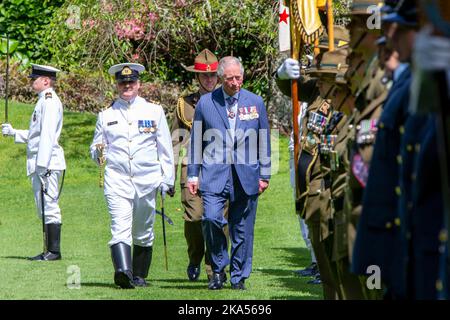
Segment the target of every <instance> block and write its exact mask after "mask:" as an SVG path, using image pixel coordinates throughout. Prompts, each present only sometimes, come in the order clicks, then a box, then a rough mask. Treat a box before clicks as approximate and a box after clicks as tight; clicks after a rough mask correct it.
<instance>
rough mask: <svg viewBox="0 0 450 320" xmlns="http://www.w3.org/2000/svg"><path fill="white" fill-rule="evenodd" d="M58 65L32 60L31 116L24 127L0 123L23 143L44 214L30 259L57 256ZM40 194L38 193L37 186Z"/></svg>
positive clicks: (59, 169) (61, 168)
mask: <svg viewBox="0 0 450 320" xmlns="http://www.w3.org/2000/svg"><path fill="white" fill-rule="evenodd" d="M57 72H59V70H58V69H56V68H53V67H51V66H43V65H37V64H32V71H31V74H30V76H29V77H30V78H31V79H32V84H31V87H32V88H33V90H34V91H35V92H36V93H37V94H38V96H39V100H38V102H37V104H36V106H35V108H34V112H33V114H32V116H31V121H30V127H29V129H28V130H16V129H14V128H13V127H12V126H11V125H10V124H9V123H5V124H2V133H3V135H5V136H13V137H14V141H15V143H26V144H27V175H28V176H29V177H30V179H31V184H32V186H33V192H34V200H35V203H36V209H37V213H38V216H39V218H40V219H42V204H41V201H42V198H43V202H44V213H45V214H44V216H45V221H44V224H45V233H46V237H45V242H46V243H45V248H46V251H45V252H42V253H41V254H38V255H37V256H35V257H32V258H30V259H31V260H39V261H52V260H60V259H61V250H60V242H61V210H60V208H59V205H58V198H59V191H58V190H59V188H58V185H59V180H60V177H61V175H62V173H63V171H64V170H65V169H66V162H65V159H64V151H63V149H62V148H61V146H60V145H59V143H58V140H59V137H60V135H61V130H62V126H63V107H62V103H61V100H60V99H59V97H58V96H57V94H56V92H55V90H54V89H53V87H54V84H55V81H56V73H57ZM42 186H43V188H44V190H45V191H44V195H43V197H42V195H41V188H42Z"/></svg>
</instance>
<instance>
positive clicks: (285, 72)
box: [277, 58, 300, 80]
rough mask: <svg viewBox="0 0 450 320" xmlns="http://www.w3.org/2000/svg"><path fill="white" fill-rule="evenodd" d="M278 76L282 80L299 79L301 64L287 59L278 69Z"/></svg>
mask: <svg viewBox="0 0 450 320" xmlns="http://www.w3.org/2000/svg"><path fill="white" fill-rule="evenodd" d="M277 74H278V78H279V79H281V80H286V79H298V78H299V77H300V64H299V63H298V61H297V60H295V59H291V58H287V59H286V60H284V62H283V64H282V65H281V66H280V67H279V68H278V70H277Z"/></svg>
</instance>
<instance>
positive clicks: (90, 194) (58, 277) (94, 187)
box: [0, 103, 322, 300]
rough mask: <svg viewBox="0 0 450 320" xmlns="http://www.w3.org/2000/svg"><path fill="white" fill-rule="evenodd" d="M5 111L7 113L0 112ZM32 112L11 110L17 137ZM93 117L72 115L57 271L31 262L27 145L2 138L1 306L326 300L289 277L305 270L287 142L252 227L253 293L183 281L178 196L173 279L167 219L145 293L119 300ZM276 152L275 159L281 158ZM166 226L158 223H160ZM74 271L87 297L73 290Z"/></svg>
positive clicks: (36, 231) (38, 241) (37, 239)
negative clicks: (10, 302) (92, 148)
mask: <svg viewBox="0 0 450 320" xmlns="http://www.w3.org/2000/svg"><path fill="white" fill-rule="evenodd" d="M0 108H1V110H3V109H4V107H3V104H2V103H0ZM32 110H33V106H30V105H25V104H19V103H11V104H10V108H9V121H10V123H11V124H12V125H13V126H14V127H15V128H21V129H25V128H27V127H28V124H29V121H30V117H31V114H32ZM95 121H96V117H95V115H90V114H79V113H71V112H66V113H65V115H64V130H63V134H62V137H61V144H62V146H63V148H64V151H65V155H66V162H67V166H68V168H67V172H66V179H65V183H64V189H63V193H62V196H61V199H60V206H61V209H62V215H63V228H62V243H61V247H62V255H63V260H61V261H55V262H31V261H28V260H26V257H28V256H32V255H35V254H37V253H39V252H41V249H42V233H41V228H42V227H41V222H40V220H38V218H37V215H36V209H35V205H34V200H33V196H32V191H31V185H30V182H29V180H28V179H27V178H26V149H25V145H16V144H14V143H13V141H12V138H5V137H0V150H1V152H0V182H1V185H0V194H1V196H0V199H1V204H2V205H1V211H0V212H1V213H0V270H1V272H0V283H1V287H2V290H0V299H68V300H71V299H152V300H166V299H174V300H185V299H206V300H208V299H216V300H217V299H226V300H229V299H230V300H231V299H258V300H259V299H283V300H291V299H321V298H322V293H321V287H320V286H313V285H308V284H306V282H307V280H308V278H299V277H296V276H295V275H294V274H293V271H294V270H296V269H298V268H301V267H305V266H307V265H308V264H309V262H310V261H309V259H310V258H309V254H308V252H307V250H306V249H305V245H304V242H303V240H302V239H301V235H300V229H299V224H298V220H297V217H296V216H295V214H294V206H293V201H292V190H291V187H290V184H289V168H288V151H287V139H286V138H282V139H280V142H279V148H275V150H274V153H273V156H274V158H277V157H278V156H279V164H280V167H279V171H278V173H277V174H276V175H274V176H273V178H272V180H271V183H270V187H269V190H268V191H267V192H266V193H265V194H264V195H263V196H262V197H261V198H260V200H259V205H258V212H257V218H256V226H255V240H254V259H253V272H252V274H251V277H250V278H249V279H248V280H247V282H246V285H247V288H248V290H246V291H244V292H236V291H234V290H231V289H230V288H229V285H227V286H226V287H225V288H224V289H223V290H221V291H219V292H211V291H209V290H207V289H206V286H207V279H206V274H205V272H204V270H202V274H201V277H200V280H199V281H198V282H189V281H188V280H187V277H186V271H185V270H186V266H187V253H186V243H185V239H184V234H183V219H182V211H181V204H180V200H179V199H180V193H179V189H178V190H177V194H176V196H175V197H174V198H169V199H168V200H167V201H166V213H167V214H169V216H170V217H171V218H172V220H174V223H175V225H174V226H168V225H166V231H167V248H168V259H169V270H168V271H166V270H165V267H164V249H163V241H162V227H161V219H157V222H156V224H155V234H156V240H155V244H154V256H153V262H152V266H151V269H150V275H149V283H150V286H149V287H148V288H139V289H136V290H119V289H117V288H116V287H115V286H114V283H113V267H112V263H111V258H110V251H109V248H108V246H107V242H108V241H109V239H110V232H109V215H108V212H107V208H106V204H105V200H104V197H103V192H102V190H101V189H100V188H99V187H98V169H97V167H96V166H95V164H94V163H93V162H92V161H91V160H90V158H89V153H88V150H89V149H88V147H89V144H90V142H91V139H92V135H93V132H94V126H95ZM278 152H279V153H278ZM177 188H178V186H177ZM157 217H160V216H157ZM73 266H75V268H77V269H76V270H79V275H80V280H81V287H80V288H79V289H69V287H68V285H67V283H68V282H69V283H70V281H71V279H72V277H73V276H74V274H73V271H71V270H73V269H71V268H74V267H73Z"/></svg>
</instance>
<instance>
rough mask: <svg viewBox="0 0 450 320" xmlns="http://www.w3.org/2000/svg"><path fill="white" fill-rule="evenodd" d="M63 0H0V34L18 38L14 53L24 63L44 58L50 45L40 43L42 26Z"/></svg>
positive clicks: (47, 55)
mask: <svg viewBox="0 0 450 320" xmlns="http://www.w3.org/2000/svg"><path fill="white" fill-rule="evenodd" d="M64 2H65V1H63V0H42V1H35V0H2V1H1V2H0V35H1V36H2V37H3V36H4V35H5V34H6V33H9V36H10V38H11V39H14V40H16V41H17V42H18V46H17V49H16V52H17V53H16V55H17V57H18V59H20V60H21V61H22V62H24V63H26V62H27V61H28V59H32V60H33V61H38V60H48V59H49V58H50V56H49V55H50V48H48V47H47V43H44V29H45V28H46V27H47V26H48V24H49V23H50V21H51V20H52V19H53V13H54V12H55V11H56V10H57V9H58V7H60V6H61V5H62V4H63V3H64Z"/></svg>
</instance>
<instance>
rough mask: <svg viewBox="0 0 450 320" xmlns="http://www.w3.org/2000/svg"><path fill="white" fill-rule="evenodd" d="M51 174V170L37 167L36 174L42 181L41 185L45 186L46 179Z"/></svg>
mask: <svg viewBox="0 0 450 320" xmlns="http://www.w3.org/2000/svg"><path fill="white" fill-rule="evenodd" d="M49 173H50V170H48V169H47V168H44V167H40V166H36V174H37V175H38V177H39V180H41V183H42V184H43V185H45V178H46V177H48V175H49Z"/></svg>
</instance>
